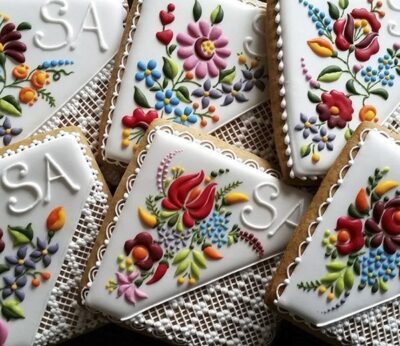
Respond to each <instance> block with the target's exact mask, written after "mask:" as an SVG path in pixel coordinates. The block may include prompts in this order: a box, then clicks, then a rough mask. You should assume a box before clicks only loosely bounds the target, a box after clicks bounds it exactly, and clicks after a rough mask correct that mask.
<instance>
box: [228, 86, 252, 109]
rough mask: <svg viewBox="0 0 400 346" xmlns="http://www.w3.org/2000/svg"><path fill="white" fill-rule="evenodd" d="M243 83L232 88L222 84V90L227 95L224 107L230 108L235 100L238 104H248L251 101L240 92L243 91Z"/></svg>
mask: <svg viewBox="0 0 400 346" xmlns="http://www.w3.org/2000/svg"><path fill="white" fill-rule="evenodd" d="M242 86H243V83H242V82H237V83H235V84H234V85H233V87H232V86H230V85H227V84H222V90H223V91H224V93H225V94H228V95H226V97H225V100H224V103H223V104H222V106H223V107H224V106H229V105H230V104H231V103H232V102H233V101H234V100H236V101H237V102H240V103H242V102H247V101H248V100H249V99H248V98H247V97H246V96H245V95H244V94H243V93H242V92H240V90H242Z"/></svg>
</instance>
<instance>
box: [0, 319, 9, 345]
mask: <svg viewBox="0 0 400 346" xmlns="http://www.w3.org/2000/svg"><path fill="white" fill-rule="evenodd" d="M7 337H8V328H7V324H6V323H5V322H4V321H3V320H0V346H3V345H5V344H6V340H7Z"/></svg>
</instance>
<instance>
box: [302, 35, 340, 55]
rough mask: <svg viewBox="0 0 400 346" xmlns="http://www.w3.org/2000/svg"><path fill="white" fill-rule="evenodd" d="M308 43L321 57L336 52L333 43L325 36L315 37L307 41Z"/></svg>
mask: <svg viewBox="0 0 400 346" xmlns="http://www.w3.org/2000/svg"><path fill="white" fill-rule="evenodd" d="M307 44H308V46H309V47H310V48H311V50H312V51H313V52H314V53H315V54H317V55H318V56H320V57H321V58H329V57H331V56H333V55H334V53H335V51H334V50H333V46H332V44H331V43H330V42H328V41H327V40H325V39H323V38H314V39H312V40H309V41H307Z"/></svg>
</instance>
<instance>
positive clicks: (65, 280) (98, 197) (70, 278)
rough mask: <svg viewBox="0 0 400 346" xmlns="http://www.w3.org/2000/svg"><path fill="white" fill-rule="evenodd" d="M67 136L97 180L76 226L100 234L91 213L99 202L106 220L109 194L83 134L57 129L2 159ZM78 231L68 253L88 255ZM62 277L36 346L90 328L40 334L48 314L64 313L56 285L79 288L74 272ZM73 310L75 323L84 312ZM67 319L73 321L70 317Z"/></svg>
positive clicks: (55, 329) (59, 328)
mask: <svg viewBox="0 0 400 346" xmlns="http://www.w3.org/2000/svg"><path fill="white" fill-rule="evenodd" d="M67 136H70V137H73V138H74V139H75V140H76V141H77V143H78V144H79V146H80V149H81V152H82V154H83V156H84V158H85V161H86V162H87V164H88V167H89V169H90V171H91V175H92V176H93V180H94V182H93V186H92V188H91V190H90V192H89V195H88V197H87V199H86V202H85V207H84V208H83V209H82V212H81V215H80V218H79V221H78V224H77V227H78V225H79V223H80V222H81V221H83V222H85V224H86V226H85V227H86V228H87V229H88V230H89V231H93V232H97V233H98V231H99V229H100V224H98V223H96V220H95V219H94V218H92V217H91V216H90V215H91V210H92V209H94V208H95V207H98V203H101V204H102V209H103V218H104V217H105V214H106V212H107V209H108V203H107V200H108V198H109V196H108V195H107V193H105V192H104V184H103V182H102V181H100V179H99V178H100V177H99V175H100V173H99V171H98V170H97V169H96V168H95V167H93V162H94V159H93V158H92V156H91V155H89V154H88V152H89V153H90V149H89V147H88V146H87V145H86V144H85V143H83V142H82V138H81V136H82V134H81V133H79V132H73V131H72V132H67V131H64V130H58V131H57V133H56V134H54V135H46V136H45V138H43V139H42V140H38V139H33V141H32V142H31V143H30V144H28V145H26V144H21V145H20V146H18V147H17V148H16V149H14V150H12V149H7V148H5V149H4V153H3V155H0V159H2V158H7V157H10V156H14V155H18V154H19V153H20V152H22V151H25V150H29V149H31V148H34V147H37V146H40V145H42V144H45V143H48V142H50V141H52V140H56V139H58V138H63V137H67ZM78 232H79V231H77V230H75V232H74V233H73V235H72V240H71V242H70V243H69V244H68V250H67V252H71V253H74V252H76V251H77V250H80V251H83V252H85V250H82V249H84V248H90V249H91V248H92V246H88V245H87V243H88V242H86V241H85V243H86V244H85V245H83V244H81V245H79V244H78V243H79V242H78V241H74V240H73V239H74V237H76V235H77V234H78ZM88 236H89V234H88ZM92 238H93V239H92V240H91V243H92V245H93V243H94V241H95V238H96V237H95V236H93V237H92ZM77 240H79V238H77ZM86 252H90V250H86ZM71 263H72V265H74V264H78V268H79V263H78V261H77V260H74V261H70V264H69V266H71ZM63 266H64V264H63ZM81 267H82V268H80V269H76V270H79V271H80V273H81V274H83V272H84V265H83V266H82V265H81ZM63 274H65V273H63V269H61V271H60V273H59V275H58V277H57V281H56V282H55V284H54V287H53V289H52V290H51V294H50V296H49V300H48V303H47V305H46V307H45V310H44V313H43V316H42V319H41V321H40V324H39V327H38V331H37V332H36V335H35V341H34V343H35V345H36V344H40V345H47V344H49V343H54V342H61V341H63V340H64V341H65V340H67V339H71V338H72V337H73V336H76V335H78V334H82V333H83V332H84V331H85V330H86V329H87V328H86V326H79V323H78V325H77V326H75V327H74V326H73V325H68V324H67V323H63V324H59V325H57V326H53V327H52V328H51V330H49V333H47V334H46V335H44V334H40V333H39V330H40V328H41V323H42V320H43V318H44V316H45V315H46V313H47V314H49V315H50V316H52V317H54V316H63V314H64V311H63V309H62V308H60V307H59V305H58V304H54V303H55V302H58V300H59V299H60V295H59V294H57V286H60V285H69V289H70V290H73V289H74V288H78V287H79V282H78V283H77V282H76V276H75V274H74V275H72V273H71V274H70V275H66V276H65V275H63ZM61 296H62V295H61ZM78 296H79V291H76V297H78ZM61 299H62V297H61ZM70 309H71V310H73V311H69V313H70V314H74V315H75V316H74V317H75V320H76V321H78V320H79V316H80V314H81V313H82V310H81V309H80V308H79V306H75V307H73V306H71V307H70ZM83 312H84V310H83ZM68 318H69V319H72V318H71V317H70V316H69V317H68Z"/></svg>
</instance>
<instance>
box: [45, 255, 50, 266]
mask: <svg viewBox="0 0 400 346" xmlns="http://www.w3.org/2000/svg"><path fill="white" fill-rule="evenodd" d="M50 263H51V257H50V256H49V255H46V256H43V265H44V266H45V268H47V267H48V266H49V265H50Z"/></svg>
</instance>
